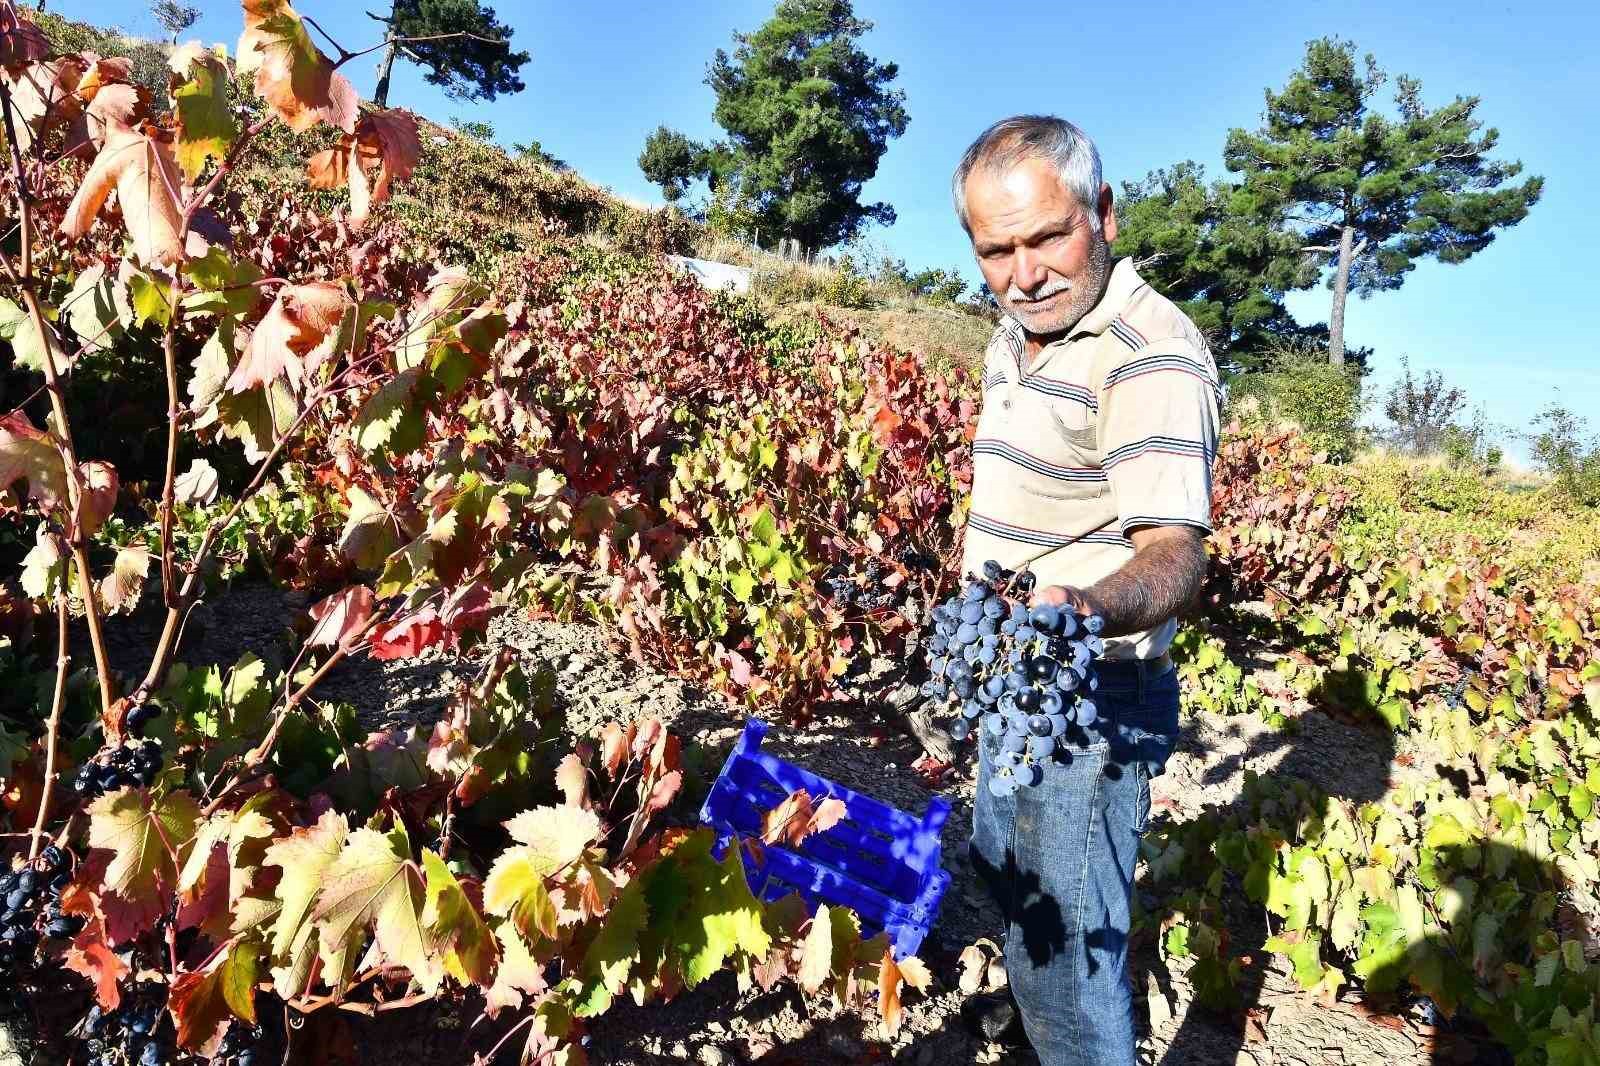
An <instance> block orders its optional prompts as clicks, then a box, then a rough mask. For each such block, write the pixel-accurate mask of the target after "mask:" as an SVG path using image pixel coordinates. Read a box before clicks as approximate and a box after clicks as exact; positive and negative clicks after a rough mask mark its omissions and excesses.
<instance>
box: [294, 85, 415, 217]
mask: <svg viewBox="0 0 1600 1066" xmlns="http://www.w3.org/2000/svg"><path fill="white" fill-rule="evenodd" d="M421 155H422V142H421V141H420V140H419V138H418V136H417V120H416V118H415V116H413V115H412V114H411V113H410V112H408V111H403V110H400V109H391V110H385V111H372V112H369V113H367V114H365V115H362V116H361V119H360V121H358V122H357V123H356V128H355V132H354V133H351V134H348V135H346V136H345V137H344V138H343V139H342V140H341V141H340V142H339V143H338V144H337V145H335V146H334V147H332V148H328V149H325V150H323V151H321V152H318V153H317V154H316V155H314V156H312V157H311V159H310V160H309V161H308V162H307V163H306V175H307V178H308V179H309V184H310V185H311V187H312V188H313V189H337V188H339V187H340V186H341V185H344V186H348V187H349V189H350V223H351V225H352V226H354V227H356V228H358V229H359V228H360V227H361V225H362V224H363V223H364V222H366V220H367V216H368V215H369V214H370V213H371V210H372V205H373V204H377V203H382V202H383V201H384V200H387V199H388V198H389V186H390V184H391V183H392V182H394V181H396V180H404V179H406V178H409V177H410V176H411V172H412V171H413V170H414V169H415V168H416V165H417V160H418V159H419V158H420V157H421ZM369 178H371V179H372V180H371V183H370V184H369V182H368V179H369Z"/></svg>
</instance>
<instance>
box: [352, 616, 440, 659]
mask: <svg viewBox="0 0 1600 1066" xmlns="http://www.w3.org/2000/svg"><path fill="white" fill-rule="evenodd" d="M444 633H445V630H444V623H443V622H441V621H440V620H439V613H438V612H437V611H435V610H434V609H433V608H432V607H424V608H423V609H422V610H420V611H416V612H414V613H412V614H409V615H407V616H406V617H404V618H401V619H399V620H397V621H394V622H390V623H389V624H388V625H386V626H382V625H380V626H378V627H377V628H376V629H374V630H373V632H372V641H371V650H370V651H369V654H370V655H371V656H372V657H373V658H374V659H415V658H416V657H417V656H419V655H421V654H422V653H423V652H424V651H426V650H427V649H428V648H431V647H433V646H434V645H435V644H437V643H439V642H440V641H441V640H443V639H444Z"/></svg>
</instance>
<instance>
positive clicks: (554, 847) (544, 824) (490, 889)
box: [483, 807, 600, 939]
mask: <svg viewBox="0 0 1600 1066" xmlns="http://www.w3.org/2000/svg"><path fill="white" fill-rule="evenodd" d="M506 829H507V830H508V831H509V832H510V833H511V836H512V838H513V839H515V840H517V841H518V846H513V847H509V848H507V849H506V850H505V851H504V852H502V853H501V854H500V857H499V858H498V859H496V860H495V863H494V866H493V867H491V868H490V870H489V877H488V879H487V880H486V881H485V882H484V884H483V905H484V908H485V909H486V910H487V911H488V912H489V913H490V914H493V915H497V916H499V917H502V918H505V917H509V918H510V919H511V920H512V922H514V923H515V924H516V926H517V928H518V929H520V930H521V931H522V933H523V935H525V936H527V937H529V938H530V939H531V938H533V937H535V936H536V935H538V936H544V937H553V936H555V934H556V921H557V915H556V907H555V903H554V901H552V900H551V898H550V891H549V889H548V887H547V886H546V885H545V879H546V878H548V877H551V876H553V875H554V874H556V873H557V872H558V871H560V870H562V869H563V868H565V867H567V866H569V865H571V864H572V863H573V862H576V861H577V860H578V858H579V857H581V856H582V855H583V853H584V851H586V850H587V849H588V847H589V845H590V844H591V843H593V842H594V840H595V839H596V838H597V837H598V836H599V835H600V818H599V816H597V815H596V814H595V813H594V812H593V811H589V810H583V809H581V808H577V807H535V808H534V809H533V810H530V811H523V812H522V813H521V814H519V815H517V816H516V817H515V818H513V819H511V820H510V821H509V822H507V823H506Z"/></svg>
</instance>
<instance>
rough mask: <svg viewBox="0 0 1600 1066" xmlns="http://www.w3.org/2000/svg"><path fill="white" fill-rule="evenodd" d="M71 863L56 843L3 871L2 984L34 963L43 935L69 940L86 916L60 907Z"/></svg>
mask: <svg viewBox="0 0 1600 1066" xmlns="http://www.w3.org/2000/svg"><path fill="white" fill-rule="evenodd" d="M71 880H72V864H71V862H70V860H69V858H68V856H67V853H66V852H65V851H62V850H61V849H60V848H58V847H56V846H55V845H54V844H52V845H50V846H49V847H47V848H45V849H44V850H43V851H42V852H40V853H39V857H38V858H37V859H35V860H34V861H33V862H31V863H29V864H28V865H26V866H24V867H22V868H21V869H17V870H12V871H9V872H7V873H5V874H3V875H0V987H3V986H4V985H5V984H6V983H7V982H8V980H10V979H13V978H15V977H17V976H18V975H19V974H21V973H22V972H23V971H25V970H27V969H29V968H30V967H31V966H32V965H33V961H34V953H35V950H36V949H37V948H38V946H39V942H40V940H41V939H48V940H69V939H71V938H72V937H74V936H77V935H78V930H80V929H82V928H83V919H82V918H79V917H75V916H73V915H68V914H63V913H62V911H61V890H62V889H63V888H66V887H67V884H68V883H69V882H70V881H71Z"/></svg>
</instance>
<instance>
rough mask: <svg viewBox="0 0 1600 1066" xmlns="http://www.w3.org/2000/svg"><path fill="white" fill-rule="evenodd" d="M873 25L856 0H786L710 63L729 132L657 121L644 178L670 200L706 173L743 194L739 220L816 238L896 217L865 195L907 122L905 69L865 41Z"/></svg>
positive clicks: (850, 233)
mask: <svg viewBox="0 0 1600 1066" xmlns="http://www.w3.org/2000/svg"><path fill="white" fill-rule="evenodd" d="M871 28H872V24H871V23H870V22H866V21H863V20H861V19H858V18H856V17H855V13H854V11H853V10H852V9H851V6H850V3H849V0H780V2H779V4H778V6H777V9H776V10H775V11H774V13H773V16H772V18H771V19H769V20H768V21H767V23H766V24H765V25H763V26H762V27H761V28H760V29H759V30H757V31H756V32H755V33H751V34H735V35H734V40H735V42H736V47H735V49H734V51H733V54H732V55H729V54H728V53H727V52H725V51H723V50H722V49H718V50H717V54H716V57H715V58H714V59H713V60H712V62H711V66H710V69H709V70H708V71H707V74H706V84H708V85H710V86H711V88H712V89H713V90H714V91H715V92H716V94H717V106H716V110H715V111H714V112H713V117H714V118H715V119H716V121H717V124H718V125H720V126H721V127H722V128H723V129H724V130H726V131H727V134H728V139H727V140H726V141H721V142H717V143H715V144H712V145H709V146H706V145H700V144H697V143H695V142H693V141H690V140H689V139H688V138H687V137H684V136H683V135H682V134H680V133H676V132H675V131H672V130H668V129H666V128H664V127H663V128H660V129H657V130H656V131H655V132H654V133H652V134H651V135H650V137H649V139H648V140H646V142H645V146H644V151H643V152H642V153H641V154H640V157H639V164H640V166H641V168H643V169H644V172H645V175H646V177H648V178H649V179H650V180H651V181H653V182H656V183H657V184H659V185H661V187H662V190H663V192H664V193H665V194H666V196H667V197H668V198H669V199H676V198H677V196H680V195H682V193H683V191H684V189H685V188H686V187H687V186H688V185H689V184H690V183H692V182H693V181H695V180H696V179H704V180H705V181H706V182H707V184H708V186H709V188H710V190H711V194H712V197H713V199H714V200H715V201H717V202H718V203H720V204H734V205H737V212H738V215H737V217H738V218H739V219H740V220H741V221H740V225H742V226H746V227H751V228H754V229H758V230H760V231H761V232H762V233H765V234H770V235H772V236H774V237H790V238H794V239H796V240H798V241H800V242H801V243H802V244H804V245H806V246H808V247H812V248H821V247H828V246H831V245H834V244H839V243H841V242H843V241H847V240H849V239H850V238H851V237H854V236H855V235H856V234H857V233H859V232H860V230H861V228H862V227H863V226H864V225H866V224H867V223H868V222H881V223H883V224H885V225H887V224H889V223H892V222H893V221H894V217H895V214H894V208H892V207H890V206H889V205H888V204H883V203H873V204H863V203H861V201H860V194H861V186H862V184H863V183H864V182H866V181H867V180H868V179H869V178H871V177H872V176H873V175H874V174H876V173H877V170H878V160H879V159H881V158H882V157H883V153H884V151H885V150H886V149H887V147H888V143H889V140H890V139H891V138H893V137H898V136H900V135H901V134H902V133H904V132H905V130H906V124H907V123H908V122H909V121H910V119H909V117H908V116H907V114H906V109H905V93H904V92H902V91H900V90H896V89H890V88H889V85H890V83H891V82H893V81H894V79H895V78H896V77H897V76H898V74H899V70H898V68H897V67H896V66H895V64H893V63H879V62H878V61H877V60H875V59H873V58H872V57H871V56H869V55H867V54H866V53H865V52H863V51H862V50H861V49H860V47H858V45H857V43H856V42H857V41H858V40H859V39H860V38H861V36H862V35H863V34H865V33H866V32H867V31H868V30H869V29H871Z"/></svg>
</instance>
